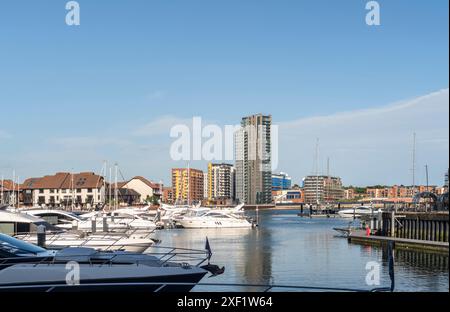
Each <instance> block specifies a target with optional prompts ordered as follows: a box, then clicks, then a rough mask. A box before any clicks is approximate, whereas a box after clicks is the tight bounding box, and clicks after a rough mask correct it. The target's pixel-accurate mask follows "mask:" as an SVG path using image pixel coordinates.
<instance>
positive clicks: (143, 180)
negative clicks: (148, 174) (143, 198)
mask: <svg viewBox="0 0 450 312" xmlns="http://www.w3.org/2000/svg"><path fill="white" fill-rule="evenodd" d="M134 179H136V180H141V181H142V182H144V183H145V184H147V185H148V186H150V187H151V188H152V189H159V188H160V184H158V183H153V182H151V181H149V180H147V179H146V178H144V177H141V176H136V177H134V178H133V179H131V180H134ZM131 180H130V181H131Z"/></svg>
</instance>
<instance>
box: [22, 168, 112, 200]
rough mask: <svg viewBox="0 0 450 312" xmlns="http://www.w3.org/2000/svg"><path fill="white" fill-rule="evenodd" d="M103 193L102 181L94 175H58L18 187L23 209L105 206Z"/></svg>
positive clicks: (103, 184)
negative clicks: (31, 207)
mask: <svg viewBox="0 0 450 312" xmlns="http://www.w3.org/2000/svg"><path fill="white" fill-rule="evenodd" d="M105 190H106V187H105V183H104V179H103V177H102V176H99V175H96V174H95V173H93V172H82V173H69V172H58V173H56V174H55V175H48V176H44V177H40V178H29V179H27V180H25V182H24V183H23V184H22V185H21V192H22V194H23V204H24V205H25V206H37V205H40V206H42V205H45V206H48V207H69V206H75V207H80V208H83V207H86V208H90V207H93V206H96V205H100V204H102V203H104V202H105Z"/></svg>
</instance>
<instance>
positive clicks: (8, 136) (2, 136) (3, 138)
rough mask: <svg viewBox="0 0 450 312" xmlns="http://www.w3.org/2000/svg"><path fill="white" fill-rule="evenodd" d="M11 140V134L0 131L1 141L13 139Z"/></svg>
mask: <svg viewBox="0 0 450 312" xmlns="http://www.w3.org/2000/svg"><path fill="white" fill-rule="evenodd" d="M11 138H12V135H11V134H9V133H8V132H6V131H3V130H1V129H0V140H7V139H11Z"/></svg>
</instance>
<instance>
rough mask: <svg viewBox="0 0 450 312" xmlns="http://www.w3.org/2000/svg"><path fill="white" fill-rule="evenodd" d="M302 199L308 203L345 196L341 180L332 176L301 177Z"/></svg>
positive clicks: (322, 201) (328, 200)
mask: <svg viewBox="0 0 450 312" xmlns="http://www.w3.org/2000/svg"><path fill="white" fill-rule="evenodd" d="M303 192H304V201H305V203H308V204H318V203H325V202H335V201H338V200H341V199H343V198H344V196H345V192H344V189H343V187H342V181H341V178H339V177H332V176H325V175H320V176H315V175H312V176H307V177H305V178H304V179H303Z"/></svg>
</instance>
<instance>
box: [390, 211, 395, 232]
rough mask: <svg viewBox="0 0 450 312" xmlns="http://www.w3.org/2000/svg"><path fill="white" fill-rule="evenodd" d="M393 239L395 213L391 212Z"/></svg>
mask: <svg viewBox="0 0 450 312" xmlns="http://www.w3.org/2000/svg"><path fill="white" fill-rule="evenodd" d="M391 237H395V211H392V212H391Z"/></svg>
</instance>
